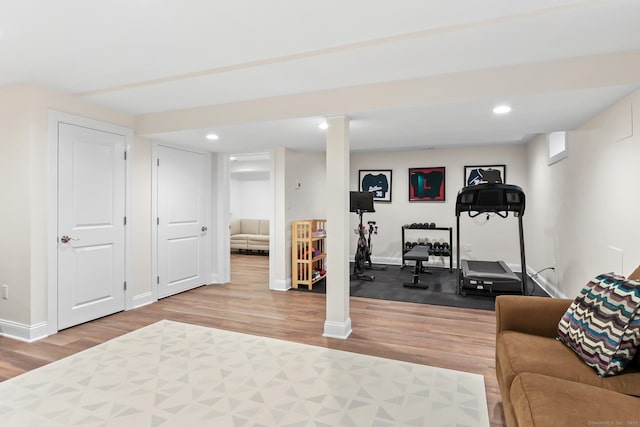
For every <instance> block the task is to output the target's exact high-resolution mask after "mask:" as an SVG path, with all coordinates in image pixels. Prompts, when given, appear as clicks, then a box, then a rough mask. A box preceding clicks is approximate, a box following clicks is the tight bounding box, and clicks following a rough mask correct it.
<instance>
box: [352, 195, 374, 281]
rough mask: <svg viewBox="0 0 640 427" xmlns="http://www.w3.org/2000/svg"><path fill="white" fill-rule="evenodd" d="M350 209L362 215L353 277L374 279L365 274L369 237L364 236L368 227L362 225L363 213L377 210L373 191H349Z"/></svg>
mask: <svg viewBox="0 0 640 427" xmlns="http://www.w3.org/2000/svg"><path fill="white" fill-rule="evenodd" d="M349 211H350V212H355V213H357V214H358V216H359V217H360V224H359V225H358V243H357V245H356V254H355V256H354V259H353V274H352V275H351V279H352V280H354V279H356V280H368V281H373V280H374V279H375V277H374V276H371V275H367V274H364V264H365V262H366V260H367V239H366V238H365V237H364V230H366V228H365V227H364V226H363V225H362V215H363V214H364V213H365V212H375V209H374V208H373V193H371V192H369V191H351V192H350V193H349Z"/></svg>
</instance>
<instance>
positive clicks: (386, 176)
mask: <svg viewBox="0 0 640 427" xmlns="http://www.w3.org/2000/svg"><path fill="white" fill-rule="evenodd" d="M359 177H360V181H359V182H360V191H370V192H372V193H373V200H374V201H375V202H388V203H390V202H391V170H390V169H375V170H371V169H369V170H360V171H359Z"/></svg>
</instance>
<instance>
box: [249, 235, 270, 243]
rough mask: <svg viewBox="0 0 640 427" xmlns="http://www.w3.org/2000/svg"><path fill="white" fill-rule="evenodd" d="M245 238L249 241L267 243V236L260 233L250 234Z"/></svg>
mask: <svg viewBox="0 0 640 427" xmlns="http://www.w3.org/2000/svg"><path fill="white" fill-rule="evenodd" d="M247 240H248V241H249V243H267V244H268V243H269V236H263V235H261V234H251V235H249V236H248V238H247Z"/></svg>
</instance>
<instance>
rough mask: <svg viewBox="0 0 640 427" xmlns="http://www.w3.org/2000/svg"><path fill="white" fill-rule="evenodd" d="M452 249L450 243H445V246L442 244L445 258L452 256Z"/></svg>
mask: <svg viewBox="0 0 640 427" xmlns="http://www.w3.org/2000/svg"><path fill="white" fill-rule="evenodd" d="M450 249H451V248H450V247H449V244H448V243H446V242H445V243H443V244H442V255H443V256H449V255H451V251H450Z"/></svg>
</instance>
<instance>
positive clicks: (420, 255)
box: [402, 245, 429, 289]
mask: <svg viewBox="0 0 640 427" xmlns="http://www.w3.org/2000/svg"><path fill="white" fill-rule="evenodd" d="M404 259H405V260H409V261H415V262H416V266H415V268H414V270H413V281H412V282H410V283H409V282H407V283H403V284H402V286H404V287H405V288H420V289H429V285H427V284H423V283H420V272H421V271H422V261H429V248H428V247H426V246H421V245H416V246H414V247H413V248H411V250H410V251H409V252H407V253H406V254H404Z"/></svg>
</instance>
